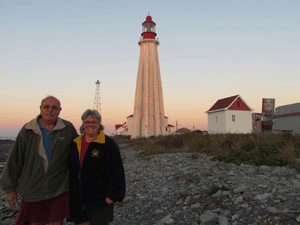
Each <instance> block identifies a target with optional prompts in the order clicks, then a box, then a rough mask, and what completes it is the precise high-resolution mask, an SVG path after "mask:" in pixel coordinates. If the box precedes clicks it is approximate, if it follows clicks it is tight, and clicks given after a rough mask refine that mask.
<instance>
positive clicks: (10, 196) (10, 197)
mask: <svg viewBox="0 0 300 225" xmlns="http://www.w3.org/2000/svg"><path fill="white" fill-rule="evenodd" d="M4 199H5V200H6V201H7V202H8V204H9V206H10V207H12V208H15V207H16V204H17V202H18V196H17V193H16V192H8V193H7V195H6V197H5V198H4Z"/></svg>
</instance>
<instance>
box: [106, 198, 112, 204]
mask: <svg viewBox="0 0 300 225" xmlns="http://www.w3.org/2000/svg"><path fill="white" fill-rule="evenodd" d="M106 203H107V205H110V204H113V203H114V202H113V201H112V200H111V199H110V198H108V197H106Z"/></svg>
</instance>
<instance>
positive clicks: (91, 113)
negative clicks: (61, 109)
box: [80, 109, 104, 133]
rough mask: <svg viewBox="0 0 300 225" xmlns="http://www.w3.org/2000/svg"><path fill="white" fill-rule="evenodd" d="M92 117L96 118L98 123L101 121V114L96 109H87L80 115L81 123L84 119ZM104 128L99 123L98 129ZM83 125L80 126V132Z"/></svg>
mask: <svg viewBox="0 0 300 225" xmlns="http://www.w3.org/2000/svg"><path fill="white" fill-rule="evenodd" d="M88 116H91V117H94V118H96V119H97V120H98V122H99V123H101V114H100V113H99V112H98V111H97V110H92V109H87V110H86V111H85V112H84V113H83V114H82V116H81V120H82V124H83V123H84V120H85V119H86V118H87V117H88ZM100 130H104V127H103V126H102V125H100V128H99V131H98V132H100ZM83 131H84V130H83V126H81V127H80V133H83Z"/></svg>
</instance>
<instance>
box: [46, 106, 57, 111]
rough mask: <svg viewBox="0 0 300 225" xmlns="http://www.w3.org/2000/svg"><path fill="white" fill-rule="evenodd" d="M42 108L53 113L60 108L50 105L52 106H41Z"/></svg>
mask: <svg viewBox="0 0 300 225" xmlns="http://www.w3.org/2000/svg"><path fill="white" fill-rule="evenodd" d="M42 108H43V109H46V110H47V109H50V108H51V109H52V110H53V111H56V110H59V109H60V107H58V106H56V105H52V106H51V105H43V106H42Z"/></svg>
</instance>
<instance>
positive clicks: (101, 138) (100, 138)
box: [73, 130, 105, 158]
mask: <svg viewBox="0 0 300 225" xmlns="http://www.w3.org/2000/svg"><path fill="white" fill-rule="evenodd" d="M83 136H84V133H82V134H81V135H80V136H78V137H76V138H75V139H74V140H73V141H74V142H75V143H76V144H77V149H78V153H79V158H80V153H81V142H82V137H83ZM92 142H97V143H100V144H104V143H105V134H104V132H103V130H101V131H100V134H99V135H98V136H97V138H96V139H95V140H94V141H92Z"/></svg>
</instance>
